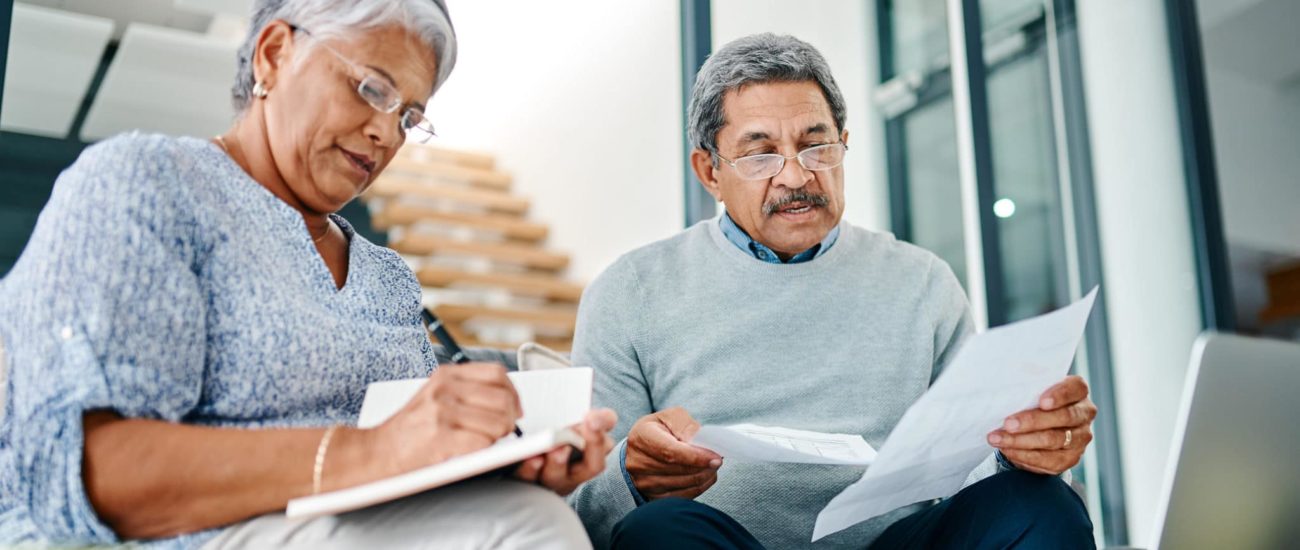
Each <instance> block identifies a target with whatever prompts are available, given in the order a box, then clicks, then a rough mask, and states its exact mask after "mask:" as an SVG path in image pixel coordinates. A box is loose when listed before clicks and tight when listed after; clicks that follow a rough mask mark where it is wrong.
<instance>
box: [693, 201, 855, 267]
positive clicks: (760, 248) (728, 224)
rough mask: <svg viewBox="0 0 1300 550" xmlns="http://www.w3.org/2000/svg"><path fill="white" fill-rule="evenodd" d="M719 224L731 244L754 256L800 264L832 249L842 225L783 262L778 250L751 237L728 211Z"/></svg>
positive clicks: (763, 259) (771, 261)
mask: <svg viewBox="0 0 1300 550" xmlns="http://www.w3.org/2000/svg"><path fill="white" fill-rule="evenodd" d="M718 225H719V226H721V228H722V234H723V235H724V236H726V237H727V240H728V241H731V244H734V245H736V247H737V248H739V249H741V250H743V251H745V252H746V253H748V254H750V255H751V256H753V257H754V258H756V259H758V260H760V261H764V262H767V263H769V264H781V263H786V264H799V263H803V262H807V261H812V260H815V259H817V258H819V257H821V255H822V254H825V253H826V251H827V250H830V249H831V245H834V244H835V240H836V239H838V238H839V236H840V226H839V225H836V226H835V227H833V228H831V231H830V233H827V234H826V238H825V239H822V242H820V243H817V244H815V245H813V246H812V248H809V249H808V250H805V251H803V252H800V253H798V254H795V255H794V257H793V258H790V261H788V262H782V261H781V258H780V257H778V256H777V255H776V252H773V251H772V249H770V248H768V247H766V246H764V245H763V243H760V242H758V241H755V240H754V239H752V238H750V236H749V235H748V234H747V233H745V230H744V229H741V228H740V226H739V225H736V222H735V220H732V219H731V214H729V213H727V212H726V211H724V212H723V213H722V217H721V219H719V220H718Z"/></svg>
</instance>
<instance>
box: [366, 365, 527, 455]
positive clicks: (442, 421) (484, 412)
mask: <svg viewBox="0 0 1300 550" xmlns="http://www.w3.org/2000/svg"><path fill="white" fill-rule="evenodd" d="M521 415H522V408H521V407H520V405H519V396H518V395H517V394H516V393H515V387H514V385H513V384H511V382H510V379H509V378H508V377H507V376H506V369H505V367H503V366H501V365H497V364H491V363H466V364H461V365H445V366H440V367H438V369H437V370H435V371H434V372H433V374H432V375H431V376H429V381H428V382H426V383H425V384H424V386H423V387H421V388H420V391H419V392H418V393H416V394H415V397H412V398H411V401H410V402H408V403H407V404H406V405H405V406H404V407H402V409H401V410H400V411H398V412H397V414H394V415H393V416H392V417H390V418H389V419H388V420H386V421H385V422H384V423H383V424H381V425H379V426H378V427H375V428H373V429H372V430H371V433H370V434H369V435H370V436H371V437H370V438H366V439H371V441H370V442H369V443H370V444H371V445H373V447H372V448H371V449H370V451H371V455H372V456H373V457H374V458H375V459H376V461H377V462H378V464H377V466H378V467H379V468H380V471H379V472H376V473H378V474H379V475H381V476H389V475H396V474H400V473H405V472H409V471H411V470H414V469H416V468H420V467H424V466H428V465H430V464H435V463H438V462H442V461H444V460H447V459H449V458H452V457H455V456H459V455H463V454H466V453H471V452H474V451H477V450H479V449H483V448H486V447H488V446H490V445H492V444H493V443H495V442H496V441H497V440H498V439H501V438H502V437H505V436H506V435H507V434H509V433H511V432H513V431H514V428H515V421H517V420H519V417H520V416H521Z"/></svg>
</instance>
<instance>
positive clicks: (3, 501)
mask: <svg viewBox="0 0 1300 550" xmlns="http://www.w3.org/2000/svg"><path fill="white" fill-rule="evenodd" d="M334 221H335V222H336V223H337V224H338V225H339V226H340V227H341V228H343V231H344V233H346V234H347V235H348V236H349V238H350V241H351V244H350V247H349V252H348V266H349V268H348V275H347V281H346V284H345V285H344V286H343V288H342V289H341V290H339V289H337V288H336V287H335V284H334V280H333V279H332V277H331V275H330V271H329V269H328V268H327V267H326V266H325V263H324V261H323V260H322V259H321V257H320V255H319V254H318V253H317V251H316V248H315V246H314V245H313V244H312V240H311V237H310V236H309V235H308V232H307V228H306V226H305V225H304V222H303V219H302V216H301V215H300V214H299V213H298V212H297V211H296V210H294V209H293V208H291V207H290V206H289V205H287V204H285V203H284V202H283V201H281V200H280V199H278V198H276V197H275V196H274V195H272V194H271V193H270V192H269V191H267V190H266V189H265V188H263V187H262V186H261V185H259V184H258V183H257V182H255V181H253V180H252V179H251V178H250V177H249V176H248V175H247V174H245V173H244V172H243V171H242V170H241V169H240V167H239V166H238V165H237V164H235V163H234V162H233V161H232V160H231V159H230V158H229V157H228V156H226V155H225V154H224V153H222V152H221V150H220V149H219V148H217V147H216V146H215V145H212V144H211V143H209V142H207V141H204V140H199V139H193V138H172V137H164V136H157V135H140V134H131V135H123V136H119V137H115V138H112V139H109V140H107V141H104V142H102V143H99V144H97V145H95V146H93V147H90V148H89V149H87V150H86V151H85V152H84V153H83V154H82V155H81V157H80V158H79V159H78V160H77V162H76V163H75V164H73V165H72V167H70V168H68V170H67V171H65V172H63V174H62V175H60V176H59V179H58V182H57V183H56V184H55V186H54V193H53V196H52V197H51V198H50V202H49V204H47V205H46V207H45V210H44V211H43V212H42V213H41V216H40V221H39V223H37V225H36V230H35V233H34V234H33V235H32V238H31V241H30V242H29V243H28V245H27V248H26V250H25V251H24V253H23V255H22V257H21V258H20V259H19V260H18V263H17V264H16V265H15V266H14V268H13V270H12V271H11V272H10V273H9V275H8V276H7V277H6V278H4V279H3V280H0V338H3V339H4V343H5V345H6V347H7V349H8V355H9V363H10V369H9V370H10V375H9V382H8V388H7V389H8V391H7V392H0V396H3V395H8V398H7V399H6V400H5V402H4V403H3V406H4V411H5V415H4V417H3V418H4V422H3V425H2V426H0V546H4V545H7V544H12V543H18V542H35V543H38V544H40V543H64V544H66V543H73V544H103V543H113V542H116V541H117V537H116V535H115V534H114V533H113V532H112V530H111V529H109V528H108V527H107V526H106V525H105V524H104V523H103V522H102V521H100V520H99V518H98V517H97V516H96V514H95V511H94V509H93V508H92V507H91V505H90V503H89V501H88V499H87V496H86V491H85V488H84V486H83V484H82V477H81V462H82V447H83V439H82V415H83V413H84V412H85V411H87V410H91V409H113V410H116V411H118V412H119V413H121V414H123V415H125V416H128V417H138V418H152V419H160V420H166V421H170V422H183V423H187V424H199V425H207V426H226V427H238V428H257V427H272V426H277V427H298V426H322V425H328V424H331V423H352V422H355V419H356V417H357V414H358V412H359V411H360V408H361V399H362V396H363V393H364V389H365V387H366V384H368V383H370V382H374V381H377V380H389V379H396V378H410V377H418V376H426V375H428V374H429V373H430V372H431V370H432V369H433V368H434V367H435V366H436V360H435V359H434V351H433V348H432V346H431V345H430V344H429V341H428V339H427V338H426V337H425V333H424V331H423V329H422V328H421V327H420V325H419V307H420V287H419V283H418V282H417V281H416V279H415V276H414V275H413V274H412V273H411V270H410V269H409V268H408V267H407V266H406V264H404V263H403V262H402V260H401V259H400V258H398V256H397V254H396V253H394V252H393V251H391V250H389V249H386V248H382V247H380V246H377V245H375V244H372V243H370V242H368V241H366V239H365V238H363V237H361V236H359V235H357V234H356V233H355V232H354V231H353V230H352V228H351V226H349V225H348V224H347V222H346V221H344V220H343V219H342V218H339V217H337V216H336V217H334ZM123 444H130V445H148V442H144V441H130V442H123ZM286 459H288V460H301V461H302V467H303V468H304V469H305V470H309V469H310V468H311V457H309V456H304V457H286ZM215 533H216V531H207V532H203V533H197V534H192V535H187V536H182V537H178V538H173V539H166V540H160V541H155V542H154V543H152V544H150V545H149V546H157V547H162V548H194V547H198V546H200V545H202V544H203V543H204V542H206V541H207V540H208V539H210V538H211V537H212V536H213V535H214V534H215Z"/></svg>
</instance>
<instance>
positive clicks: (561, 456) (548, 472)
mask: <svg viewBox="0 0 1300 550" xmlns="http://www.w3.org/2000/svg"><path fill="white" fill-rule="evenodd" d="M617 423H618V415H616V414H614V411H612V410H609V409H596V410H593V411H591V412H589V413H587V417H586V419H584V420H583V422H582V423H581V424H578V425H577V426H576V427H575V428H576V431H577V432H578V435H581V436H582V439H583V441H584V442H585V444H584V447H583V450H582V460H579V461H577V462H574V463H573V464H570V463H569V457H570V456H572V454H573V453H574V452H575V451H574V450H573V447H570V446H568V445H565V446H563V447H560V448H559V449H555V450H552V451H551V452H549V453H546V454H544V455H541V456H535V457H533V458H530V459H528V460H525V461H523V463H521V464H520V465H519V467H518V468H516V469H515V474H514V476H515V478H517V479H521V480H524V481H528V482H531V483H537V484H539V485H541V486H543V487H546V488H547V489H550V490H552V491H555V492H556V493H559V494H560V496H565V495H568V494H569V493H572V492H573V490H574V489H577V488H578V486H579V485H582V484H583V483H584V482H586V481H587V480H589V479H591V478H593V477H596V476H597V475H598V474H600V472H601V471H603V470H604V469H605V456H606V455H608V454H609V450H610V449H612V448H614V439H613V438H611V437H610V436H609V431H610V430H612V429H614V425H615V424H617Z"/></svg>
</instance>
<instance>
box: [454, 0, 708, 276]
mask: <svg viewBox="0 0 1300 550" xmlns="http://www.w3.org/2000/svg"><path fill="white" fill-rule="evenodd" d="M448 8H449V10H450V11H451V15H452V20H453V21H454V22H455V25H456V32H457V36H458V37H459V45H460V57H459V60H458V61H457V64H456V70H455V72H453V73H452V75H451V78H450V79H449V80H448V81H447V84H446V86H445V87H444V88H443V89H442V90H441V91H439V92H438V95H437V96H436V97H434V99H433V102H432V104H431V105H430V116H431V118H432V120H433V122H434V124H435V125H436V127H437V129H438V134H439V136H440V138H439V139H438V140H437V143H438V144H441V145H446V146H451V147H462V148H470V149H477V150H483V151H487V152H491V153H493V154H495V155H496V156H497V160H498V163H499V165H500V166H501V167H502V168H503V169H505V170H508V171H510V172H512V173H514V175H515V189H516V192H517V193H519V194H522V195H524V196H527V197H529V198H531V199H532V200H533V205H534V206H533V210H532V213H531V217H532V218H533V219H535V220H537V221H540V222H544V223H547V224H549V225H550V226H551V229H552V231H551V238H550V241H549V246H551V247H552V248H554V249H556V250H560V251H564V252H567V253H569V254H571V255H572V256H573V263H572V267H571V268H570V274H571V275H572V276H573V277H575V278H577V279H579V280H590V279H591V278H593V277H595V276H596V274H598V273H599V272H600V271H601V270H602V269H604V268H605V266H607V265H608V264H609V263H611V262H613V261H614V259H616V258H617V257H618V256H619V255H620V254H622V253H624V252H627V251H629V250H631V249H633V248H636V247H638V246H641V245H643V244H647V243H649V242H651V241H653V240H657V239H660V238H664V237H667V236H670V235H672V234H674V233H675V232H677V231H679V230H680V229H681V224H682V209H683V205H682V203H683V198H682V174H683V172H682V170H683V160H682V152H681V148H682V143H683V139H684V138H683V134H684V131H683V130H682V125H681V119H682V102H681V77H680V72H681V70H680V63H681V61H680V55H681V54H680V47H679V44H680V29H679V26H680V23H679V15H678V6H677V2H665V1H663V0H620V1H618V2H609V1H601V0H564V1H559V2H536V1H529V0H449V1H448Z"/></svg>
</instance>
